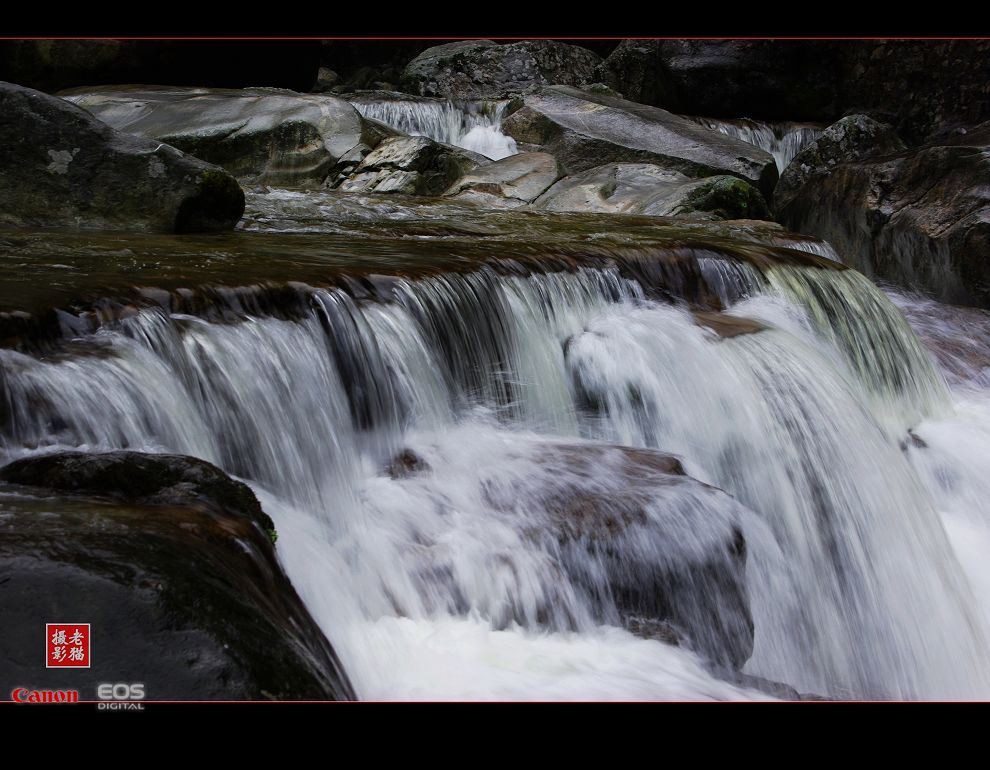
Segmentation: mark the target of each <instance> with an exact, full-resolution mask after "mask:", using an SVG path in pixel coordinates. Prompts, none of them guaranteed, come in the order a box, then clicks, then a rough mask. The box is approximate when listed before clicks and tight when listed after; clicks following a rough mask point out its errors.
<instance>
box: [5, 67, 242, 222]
mask: <svg viewBox="0 0 990 770" xmlns="http://www.w3.org/2000/svg"><path fill="white" fill-rule="evenodd" d="M243 212H244V193H243V192H242V190H241V188H240V187H239V186H238V184H237V182H236V181H235V180H234V179H233V177H231V176H230V174H228V173H227V172H225V171H224V170H223V169H220V168H217V167H216V166H212V165H210V164H208V163H205V162H203V161H202V160H199V159H197V158H194V157H191V156H189V155H185V154H183V153H182V152H180V151H179V150H177V149H175V148H174V147H171V146H169V145H167V144H162V143H161V142H153V141H149V140H147V139H140V138H137V137H133V136H128V135H126V134H121V133H118V132H117V131H115V130H113V129H112V128H110V127H109V126H107V125H106V124H105V123H103V122H101V121H99V120H97V119H96V118H94V117H93V116H92V115H91V114H89V113H88V112H87V111H85V110H83V109H80V108H79V107H76V106H75V105H73V104H70V103H68V102H66V101H65V100H63V99H58V98H56V97H53V96H48V95H46V94H43V93H41V92H40V91H34V90H32V89H30V88H22V87H21V86H16V85H12V84H10V83H0V226H4V227H68V228H72V229H108V230H150V231H155V232H199V231H210V230H229V229H231V228H232V227H233V226H234V225H235V224H237V222H238V220H239V219H240V217H241V214H242V213H243Z"/></svg>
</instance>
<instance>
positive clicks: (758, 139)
mask: <svg viewBox="0 0 990 770" xmlns="http://www.w3.org/2000/svg"><path fill="white" fill-rule="evenodd" d="M690 119H691V120H693V121H695V122H696V123H700V124H701V125H703V126H704V127H705V128H710V129H711V130H712V131H718V132H719V133H721V134H726V135H727V136H731V137H733V138H735V139H739V140H741V141H743V142H748V143H749V144H755V145H756V146H757V147H759V148H760V149H762V150H766V151H767V152H769V153H770V154H771V155H773V159H774V161H776V163H777V171H778V172H783V170H784V169H785V168H787V164H788V163H790V162H791V161H792V160H794V156H795V155H797V154H798V153H799V152H801V150H803V149H804V148H805V147H807V146H808V145H809V144H811V143H812V142H813V141H815V140H816V139H817V138H818V137H819V136H821V134H822V131H823V130H824V129H823V128H822V127H821V126H813V125H807V124H803V123H764V122H763V121H759V120H750V119H749V118H740V119H739V120H719V119H718V118H698V117H692V118H690Z"/></svg>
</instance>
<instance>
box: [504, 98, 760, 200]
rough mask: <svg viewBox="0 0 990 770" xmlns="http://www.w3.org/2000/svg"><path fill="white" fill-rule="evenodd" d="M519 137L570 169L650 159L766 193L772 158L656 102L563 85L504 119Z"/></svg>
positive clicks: (506, 127) (506, 130)
mask: <svg viewBox="0 0 990 770" xmlns="http://www.w3.org/2000/svg"><path fill="white" fill-rule="evenodd" d="M502 131H503V132H504V133H506V134H508V135H509V136H511V137H513V138H514V139H515V140H516V141H517V142H519V143H521V144H523V143H525V144H528V145H537V146H539V147H541V148H543V149H544V150H545V151H546V152H549V153H552V154H553V155H554V156H556V158H557V159H558V160H559V161H560V163H561V165H562V166H563V168H564V170H565V172H566V173H568V174H576V173H578V172H580V171H585V170H587V169H590V168H594V167H595V166H600V165H602V164H603V163H652V164H655V165H658V166H661V167H663V168H665V169H668V170H671V171H679V172H681V173H682V174H685V175H687V176H691V177H705V176H716V175H722V174H728V175H731V176H736V177H739V178H740V179H743V180H745V181H747V182H749V183H750V184H752V185H754V186H755V187H757V188H758V189H759V190H760V191H761V192H763V193H764V194H765V195H769V194H770V192H771V191H772V190H773V186H774V184H775V183H776V181H777V167H776V165H775V163H774V160H773V157H772V156H771V155H770V154H769V153H767V152H765V151H764V150H761V149H759V148H758V147H755V146H753V145H751V144H748V143H747V142H741V141H739V140H737V139H733V138H732V137H729V136H726V135H724V134H720V133H718V132H716V131H710V130H709V129H707V128H704V127H703V126H700V125H698V124H697V123H695V122H693V121H691V120H687V119H685V118H682V117H679V116H677V115H673V114H671V113H669V112H666V111H665V110H661V109H658V108H656V107H648V106H645V105H642V104H636V103H634V102H629V101H626V100H624V99H617V98H615V97H612V96H608V95H605V94H596V93H589V92H586V91H581V90H579V89H577V88H571V87H568V86H550V87H544V88H541V89H539V90H538V91H536V92H535V93H532V94H528V95H527V96H526V97H525V100H524V106H523V107H521V108H520V109H518V110H517V111H516V112H514V113H512V114H511V115H510V116H509V117H508V118H506V119H505V120H504V121H503V122H502Z"/></svg>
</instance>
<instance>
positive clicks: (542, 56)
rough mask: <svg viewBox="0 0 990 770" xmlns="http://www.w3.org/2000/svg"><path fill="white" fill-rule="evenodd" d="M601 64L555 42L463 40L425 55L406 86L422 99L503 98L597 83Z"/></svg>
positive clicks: (412, 69)
mask: <svg viewBox="0 0 990 770" xmlns="http://www.w3.org/2000/svg"><path fill="white" fill-rule="evenodd" d="M600 61H601V57H599V56H598V55H597V54H595V53H593V52H592V51H589V50H588V49H586V48H582V47H580V46H576V45H569V44H567V43H562V42H559V41H556V40H524V41H521V42H517V43H506V44H502V45H499V44H498V43H495V42H493V41H491V40H459V41H457V42H454V43H445V44H443V45H438V46H435V47H433V48H428V49H427V50H425V51H423V52H422V53H421V54H419V55H418V56H417V57H416V58H415V59H413V60H412V61H411V62H409V64H408V65H407V67H406V70H405V72H404V73H403V77H402V82H403V85H404V87H405V90H408V91H411V92H412V93H417V94H420V95H422V96H442V97H446V98H455V99H501V98H504V97H507V96H513V95H515V94H520V93H524V92H526V91H528V90H531V89H532V88H534V87H536V86H540V85H544V84H553V83H561V84H565V85H580V84H581V83H584V82H587V81H589V80H592V79H593V78H592V74H593V72H594V70H595V67H596V66H597V65H598V64H599V62H600Z"/></svg>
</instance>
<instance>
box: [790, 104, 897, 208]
mask: <svg viewBox="0 0 990 770" xmlns="http://www.w3.org/2000/svg"><path fill="white" fill-rule="evenodd" d="M904 149H906V148H905V145H904V142H902V141H901V140H900V138H899V137H898V136H897V134H895V133H894V130H893V128H891V127H890V126H889V125H887V124H885V123H878V122H877V121H875V120H873V119H872V118H870V117H868V116H866V115H850V116H848V117H845V118H842V120H840V121H838V122H837V123H834V124H832V125H831V126H829V127H828V128H826V129H825V131H824V132H822V135H821V136H820V137H818V139H817V140H815V141H814V142H812V143H811V144H810V145H808V146H807V147H805V148H804V150H802V151H801V152H799V153H798V154H797V155H795V156H794V159H793V160H792V161H791V163H790V164H789V165H788V166H787V168H786V169H784V173H782V174H781V175H780V181H779V182H778V183H777V187H776V188H774V191H773V203H774V210H775V211H777V212H780V211H785V210H786V209H787V208H788V206H789V205H790V204H791V203H792V202H793V201H794V198H796V197H797V196H798V195H800V194H801V191H802V188H804V187H805V186H806V185H809V184H810V185H815V184H817V183H818V182H820V181H821V180H822V179H824V178H825V177H828V176H829V175H830V174H831V173H832V171H833V170H834V169H835V168H837V167H838V166H839V165H840V164H842V163H851V162H852V161H857V160H863V159H864V158H870V157H876V156H880V155H887V154H889V153H895V152H900V151H901V150H904Z"/></svg>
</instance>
